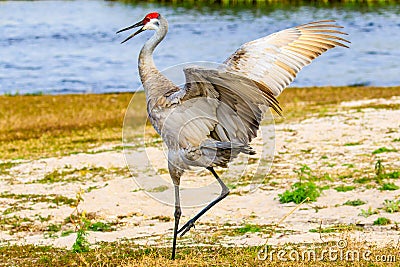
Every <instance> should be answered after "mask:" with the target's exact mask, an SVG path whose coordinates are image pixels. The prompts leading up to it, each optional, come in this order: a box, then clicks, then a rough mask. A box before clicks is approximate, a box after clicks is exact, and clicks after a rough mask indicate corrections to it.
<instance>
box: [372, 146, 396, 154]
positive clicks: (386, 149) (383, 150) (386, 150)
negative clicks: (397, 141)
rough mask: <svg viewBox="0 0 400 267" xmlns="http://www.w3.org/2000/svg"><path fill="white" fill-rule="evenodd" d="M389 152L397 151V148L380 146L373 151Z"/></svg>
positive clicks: (374, 152)
mask: <svg viewBox="0 0 400 267" xmlns="http://www.w3.org/2000/svg"><path fill="white" fill-rule="evenodd" d="M387 152H397V149H395V148H387V147H380V148H378V149H376V150H374V151H372V154H374V155H376V154H380V153H387Z"/></svg>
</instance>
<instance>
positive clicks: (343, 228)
mask: <svg viewBox="0 0 400 267" xmlns="http://www.w3.org/2000/svg"><path fill="white" fill-rule="evenodd" d="M353 230H362V228H360V227H357V226H356V225H354V224H338V225H335V226H329V227H326V228H322V227H319V228H316V229H310V230H309V232H310V233H321V234H326V233H340V232H347V231H353Z"/></svg>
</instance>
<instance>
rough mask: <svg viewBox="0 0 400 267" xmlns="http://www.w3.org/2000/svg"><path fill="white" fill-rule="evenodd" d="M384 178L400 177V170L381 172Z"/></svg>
mask: <svg viewBox="0 0 400 267" xmlns="http://www.w3.org/2000/svg"><path fill="white" fill-rule="evenodd" d="M381 177H382V178H389V179H398V178H400V171H393V172H389V173H385V174H381Z"/></svg>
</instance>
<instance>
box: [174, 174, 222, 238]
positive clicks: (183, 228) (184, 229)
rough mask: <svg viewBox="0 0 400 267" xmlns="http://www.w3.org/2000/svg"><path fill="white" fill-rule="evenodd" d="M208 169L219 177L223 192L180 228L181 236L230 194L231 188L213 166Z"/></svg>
mask: <svg viewBox="0 0 400 267" xmlns="http://www.w3.org/2000/svg"><path fill="white" fill-rule="evenodd" d="M207 170H209V171H210V172H211V173H212V174H213V175H214V176H215V178H216V179H217V181H218V183H219V184H220V185H221V188H222V191H221V194H220V195H219V196H218V197H217V198H216V199H215V200H213V201H212V202H211V203H210V204H208V205H207V206H206V207H205V208H204V209H202V210H201V211H200V212H199V213H198V214H197V215H196V216H194V217H193V218H192V219H190V220H189V221H188V222H187V223H186V224H185V225H184V226H182V228H181V229H179V231H178V234H179V233H181V232H182V231H183V232H182V234H181V236H183V235H184V234H186V232H187V231H189V230H190V228H192V227H194V223H195V222H196V221H197V220H198V219H199V218H200V217H201V216H202V215H203V214H204V213H206V211H208V210H209V209H211V208H212V207H213V206H214V205H215V204H217V203H218V202H220V201H221V200H222V199H224V198H225V197H226V196H227V195H228V194H229V188H228V187H227V186H226V185H225V184H224V182H223V181H222V180H221V178H219V177H218V174H217V173H216V172H215V171H214V169H213V168H212V167H208V168H207Z"/></svg>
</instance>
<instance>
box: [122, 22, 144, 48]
mask: <svg viewBox="0 0 400 267" xmlns="http://www.w3.org/2000/svg"><path fill="white" fill-rule="evenodd" d="M143 25H144V23H143V21H140V22H138V23H136V24H133V25H132V26H129V27H126V28H123V29H121V30H119V31H117V33H120V32H123V31H127V30H130V29H133V28H136V27H139V26H143ZM143 31H145V30H144V29H143V27H142V28H140V29H139V30H138V31H137V32H135V33H133V34H131V35H129V36H128V38H126V39H125V40H123V41H122V42H121V44H123V43H125V42H126V41H128V40H129V39H131V38H132V37H134V36H135V35H137V34H139V33H141V32H143Z"/></svg>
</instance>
